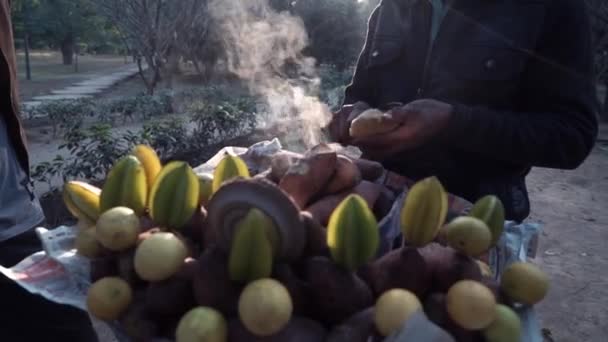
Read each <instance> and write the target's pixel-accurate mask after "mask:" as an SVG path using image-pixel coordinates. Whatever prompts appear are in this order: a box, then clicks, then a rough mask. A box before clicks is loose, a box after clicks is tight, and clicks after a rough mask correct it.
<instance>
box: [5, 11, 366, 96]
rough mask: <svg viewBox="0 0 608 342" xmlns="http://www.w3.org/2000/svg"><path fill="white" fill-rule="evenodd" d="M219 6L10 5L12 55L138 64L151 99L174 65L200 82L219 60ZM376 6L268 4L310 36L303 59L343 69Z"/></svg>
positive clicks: (353, 56) (355, 51)
mask: <svg viewBox="0 0 608 342" xmlns="http://www.w3.org/2000/svg"><path fill="white" fill-rule="evenodd" d="M213 1H221V0H181V1H177V0H104V1H94V0H14V1H13V11H14V13H13V21H14V31H15V32H14V34H15V38H16V42H17V45H18V48H33V49H54V50H59V51H61V53H62V56H63V63H64V64H66V65H69V64H72V63H73V56H74V54H75V53H76V52H78V53H94V54H124V53H128V54H130V55H133V56H134V57H136V59H137V60H138V61H141V62H145V63H146V64H147V66H148V67H149V69H150V71H151V72H150V73H148V74H147V75H146V76H145V77H144V81H145V83H146V86H147V88H148V91H149V92H150V93H151V92H153V91H154V89H155V87H156V85H157V84H158V83H159V81H160V80H161V79H163V77H165V76H166V75H168V74H170V73H171V72H175V71H176V70H177V66H178V64H179V63H188V64H189V65H191V66H192V67H193V68H194V69H195V70H196V71H197V72H198V73H199V74H200V75H201V77H202V78H203V79H206V78H208V77H209V76H210V74H211V73H212V72H214V71H217V70H216V69H217V64H218V63H219V62H221V59H222V49H221V41H222V32H221V30H219V29H218V26H219V25H216V23H214V22H213V18H212V17H211V16H210V14H209V10H208V7H209V4H210V3H212V2H213ZM377 2H378V0H370V1H369V2H359V1H358V0H299V1H292V0H269V3H270V6H272V8H274V9H275V10H277V11H289V12H290V13H292V14H293V15H296V16H299V17H300V18H301V19H302V21H303V23H304V25H305V28H306V30H307V32H308V33H309V37H310V42H311V44H310V46H309V48H308V49H307V51H306V52H307V53H308V54H309V55H311V56H313V57H315V58H316V59H317V61H318V62H319V63H322V64H331V65H333V66H335V67H337V68H338V69H344V68H348V67H350V66H351V65H352V64H353V62H354V61H355V60H356V58H357V55H358V52H359V50H360V48H361V46H362V44H363V39H364V36H365V29H366V23H367V18H368V16H369V14H370V13H371V10H372V8H373V6H375V4H376V3H377Z"/></svg>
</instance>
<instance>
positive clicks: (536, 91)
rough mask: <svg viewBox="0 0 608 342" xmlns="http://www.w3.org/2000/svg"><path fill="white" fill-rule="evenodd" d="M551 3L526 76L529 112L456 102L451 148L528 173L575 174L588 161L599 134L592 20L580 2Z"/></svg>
mask: <svg viewBox="0 0 608 342" xmlns="http://www.w3.org/2000/svg"><path fill="white" fill-rule="evenodd" d="M551 4H552V5H551V7H550V8H548V9H547V11H548V12H547V17H546V21H545V25H544V28H543V29H542V32H541V33H540V37H539V38H540V39H539V41H538V42H539V43H538V45H537V48H536V51H535V55H536V56H534V57H532V58H531V62H530V63H529V65H528V67H527V69H526V70H525V72H524V79H523V82H522V88H521V94H522V101H521V103H525V104H526V107H525V109H524V110H523V111H517V112H505V111H498V110H490V109H488V108H481V107H467V106H464V105H459V104H454V111H453V115H452V118H451V119H450V123H449V124H448V127H447V129H446V131H445V135H444V138H447V139H448V141H449V143H450V145H451V146H455V147H457V148H461V149H464V150H467V151H470V152H473V153H479V154H482V155H485V156H488V157H490V158H494V159H498V160H502V161H505V162H511V163H517V164H525V165H529V166H531V167H532V166H537V167H549V168H559V169H574V168H577V167H578V166H580V165H581V164H582V163H583V161H584V160H585V159H586V158H587V156H588V155H589V153H590V152H591V150H592V148H593V146H594V144H595V140H596V138H597V134H598V133H597V132H598V118H597V113H598V109H597V108H598V102H597V97H596V89H595V82H594V75H593V71H594V70H593V51H592V46H591V28H590V22H589V17H588V13H587V11H586V7H585V3H584V2H583V1H578V0H556V1H552V2H551Z"/></svg>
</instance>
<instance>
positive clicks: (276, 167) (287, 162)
mask: <svg viewBox="0 0 608 342" xmlns="http://www.w3.org/2000/svg"><path fill="white" fill-rule="evenodd" d="M302 158H304V156H303V155H301V154H299V153H294V152H290V151H281V152H278V153H277V154H275V155H273V156H272V160H271V162H270V176H269V179H270V180H272V181H273V182H275V183H277V184H278V183H279V182H280V181H281V178H283V176H284V175H285V174H286V173H287V170H289V168H290V167H291V165H293V164H294V163H295V162H296V161H297V160H300V159H302Z"/></svg>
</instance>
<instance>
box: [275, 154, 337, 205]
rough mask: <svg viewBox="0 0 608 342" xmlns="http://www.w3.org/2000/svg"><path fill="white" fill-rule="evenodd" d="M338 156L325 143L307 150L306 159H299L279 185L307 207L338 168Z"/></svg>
mask: <svg viewBox="0 0 608 342" xmlns="http://www.w3.org/2000/svg"><path fill="white" fill-rule="evenodd" d="M337 159H338V156H337V154H336V152H335V151H333V150H332V149H330V148H329V147H327V146H326V145H324V144H320V145H317V146H315V147H313V148H312V149H311V150H309V151H308V152H306V154H305V155H304V159H300V160H297V161H296V162H295V163H294V164H292V165H291V167H290V168H289V170H287V172H286V173H285V175H284V176H283V178H281V181H280V182H279V187H280V188H281V189H283V190H284V191H285V192H287V193H288V194H289V195H290V196H291V197H292V198H293V200H294V202H295V203H296V204H297V205H298V206H299V208H301V209H303V208H306V206H307V205H308V203H309V202H310V200H312V199H313V198H314V197H315V196H316V195H318V194H319V193H320V192H321V191H322V190H323V188H324V187H325V185H326V184H327V182H328V181H329V178H330V177H331V175H332V173H333V171H334V170H335V168H336V161H337Z"/></svg>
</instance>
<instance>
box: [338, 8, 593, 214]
mask: <svg viewBox="0 0 608 342" xmlns="http://www.w3.org/2000/svg"><path fill="white" fill-rule="evenodd" d="M590 32H591V31H590V25H589V18H588V16H587V13H586V8H585V3H584V2H583V1H580V0H383V1H382V2H381V3H380V5H379V6H378V7H377V8H376V9H375V11H374V12H373V14H372V15H371V17H370V20H369V27H368V35H367V40H366V43H365V46H364V48H363V51H362V53H361V55H360V57H359V61H358V65H357V68H356V71H355V74H354V76H353V80H352V83H351V84H350V85H349V87H348V88H347V90H346V97H345V102H344V106H343V108H342V110H340V111H339V112H338V113H336V114H335V115H334V117H333V120H332V122H331V123H330V126H329V129H330V133H331V135H332V136H333V138H334V139H335V140H336V141H338V142H341V143H343V144H353V145H356V146H358V147H360V148H361V150H362V151H363V153H364V156H366V157H368V158H370V159H376V160H378V161H381V162H382V163H383V164H384V165H385V167H387V168H388V169H390V170H392V171H395V172H397V173H400V174H402V175H404V176H407V177H410V178H412V179H414V180H416V179H420V178H423V177H427V176H431V175H435V176H437V177H438V178H439V179H440V180H441V181H442V183H443V184H444V186H445V187H446V188H447V190H448V191H449V192H452V193H454V194H456V195H459V196H462V197H464V198H466V199H468V200H470V201H474V200H476V199H478V198H480V197H481V196H483V195H485V194H495V195H497V196H499V198H501V200H502V201H503V202H504V204H505V207H506V211H507V216H508V218H509V219H511V220H516V221H521V220H523V219H525V218H526V217H527V216H528V215H529V211H530V208H529V201H528V194H527V189H526V186H525V177H526V175H527V174H528V172H529V171H530V169H531V167H534V166H537V167H549V168H559V169H574V168H577V167H578V166H579V165H580V164H581V163H582V162H583V161H584V160H585V159H586V157H587V156H588V154H589V153H590V151H591V149H592V148H593V146H594V143H595V139H596V136H597V129H598V128H597V126H598V123H597V114H596V113H597V109H596V103H597V102H596V97H595V96H596V95H595V87H594V81H593V79H594V77H593V70H592V48H591V42H590V39H591V33H590ZM396 103H397V104H396ZM367 107H373V108H379V109H381V110H382V109H384V110H386V111H387V117H389V118H392V119H391V120H394V121H395V122H398V123H400V124H401V125H400V126H399V128H397V129H395V130H394V131H392V132H390V133H387V134H380V135H376V136H372V137H370V138H366V139H359V140H353V139H351V138H350V137H349V133H348V127H349V125H350V121H351V120H352V119H353V118H354V117H356V116H357V114H359V113H360V112H361V110H362V109H365V108H367ZM389 109H390V110H389Z"/></svg>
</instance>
